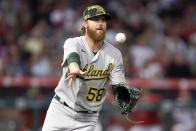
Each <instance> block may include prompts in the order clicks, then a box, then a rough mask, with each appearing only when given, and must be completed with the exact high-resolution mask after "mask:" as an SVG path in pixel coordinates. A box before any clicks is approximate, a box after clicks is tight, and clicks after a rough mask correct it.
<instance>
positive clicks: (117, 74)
mask: <svg viewBox="0 0 196 131" xmlns="http://www.w3.org/2000/svg"><path fill="white" fill-rule="evenodd" d="M109 79H110V84H111V85H116V84H119V83H126V81H125V74H124V66H123V59H122V55H121V53H120V55H119V57H118V58H117V59H115V62H114V67H113V69H112V71H111V72H110V76H109Z"/></svg>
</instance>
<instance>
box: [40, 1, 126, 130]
mask: <svg viewBox="0 0 196 131" xmlns="http://www.w3.org/2000/svg"><path fill="white" fill-rule="evenodd" d="M82 17H83V23H82V25H83V26H82V28H81V30H82V32H83V34H84V35H83V36H79V37H74V38H69V39H67V40H66V41H65V43H64V47H63V48H64V58H63V62H62V68H63V74H62V77H61V79H60V81H59V83H58V86H57V87H56V88H55V95H54V98H53V99H52V101H51V103H50V106H49V108H48V110H47V114H46V118H45V121H44V125H43V128H42V130H43V131H94V130H95V126H96V123H97V121H98V116H99V111H100V110H101V109H102V105H103V103H104V99H105V97H106V91H107V90H108V84H111V85H117V84H119V83H125V75H124V70H123V60H122V55H121V52H120V51H119V50H118V49H117V48H115V47H114V46H112V45H111V44H110V43H108V42H107V41H105V40H104V38H105V33H106V26H107V21H109V20H110V19H111V16H110V15H109V14H108V13H106V11H105V10H104V9H103V8H102V7H101V6H99V5H93V6H89V7H87V8H86V9H85V11H84V12H83V16H82Z"/></svg>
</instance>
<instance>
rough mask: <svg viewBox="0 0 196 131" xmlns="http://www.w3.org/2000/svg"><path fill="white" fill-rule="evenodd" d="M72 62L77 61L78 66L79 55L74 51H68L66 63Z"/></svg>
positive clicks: (79, 63)
mask: <svg viewBox="0 0 196 131" xmlns="http://www.w3.org/2000/svg"><path fill="white" fill-rule="evenodd" d="M72 62H76V63H78V65H79V66H80V65H81V62H80V56H79V55H78V54H77V53H76V52H72V53H70V54H69V55H68V57H67V64H68V65H69V64H70V63H72Z"/></svg>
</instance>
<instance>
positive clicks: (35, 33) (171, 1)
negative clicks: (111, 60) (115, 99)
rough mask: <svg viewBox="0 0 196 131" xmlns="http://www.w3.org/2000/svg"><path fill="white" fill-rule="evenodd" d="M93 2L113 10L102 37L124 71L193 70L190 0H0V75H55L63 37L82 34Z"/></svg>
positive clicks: (162, 73)
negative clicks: (120, 59) (120, 39)
mask: <svg viewBox="0 0 196 131" xmlns="http://www.w3.org/2000/svg"><path fill="white" fill-rule="evenodd" d="M92 4H100V5H102V6H103V7H104V8H105V9H106V10H107V11H109V13H110V14H111V15H112V18H113V19H112V21H111V22H109V23H108V31H107V34H106V40H107V41H109V42H111V43H112V44H113V45H114V46H116V47H117V48H119V49H120V50H121V51H122V54H123V59H124V65H125V72H126V76H127V77H132V78H135V77H140V78H165V77H167V78H168V77H172V78H174V77H177V78H183V77H186V78H192V77H195V76H196V59H195V57H196V13H195V12H196V6H195V1H194V0H110V1H107V0H101V1H100V0H93V1H91V0H83V1H77V0H0V76H60V74H61V69H60V64H61V62H62V56H63V48H62V47H63V43H64V41H65V40H66V39H67V38H69V37H75V36H80V35H81V33H80V27H81V24H82V18H81V16H82V12H83V10H84V9H85V8H86V6H88V5H92ZM118 32H123V33H125V34H126V35H127V41H126V42H125V43H124V44H118V43H117V42H116V41H115V35H116V33H118Z"/></svg>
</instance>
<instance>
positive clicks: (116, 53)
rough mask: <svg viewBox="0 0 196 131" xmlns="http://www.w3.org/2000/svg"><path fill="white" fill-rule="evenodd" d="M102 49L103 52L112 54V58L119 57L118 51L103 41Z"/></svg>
mask: <svg viewBox="0 0 196 131" xmlns="http://www.w3.org/2000/svg"><path fill="white" fill-rule="evenodd" d="M104 48H105V52H107V53H109V54H112V55H113V56H114V57H119V56H121V52H120V50H119V49H118V48H116V47H114V46H113V45H112V44H110V43H109V42H107V41H105V40H104Z"/></svg>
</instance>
